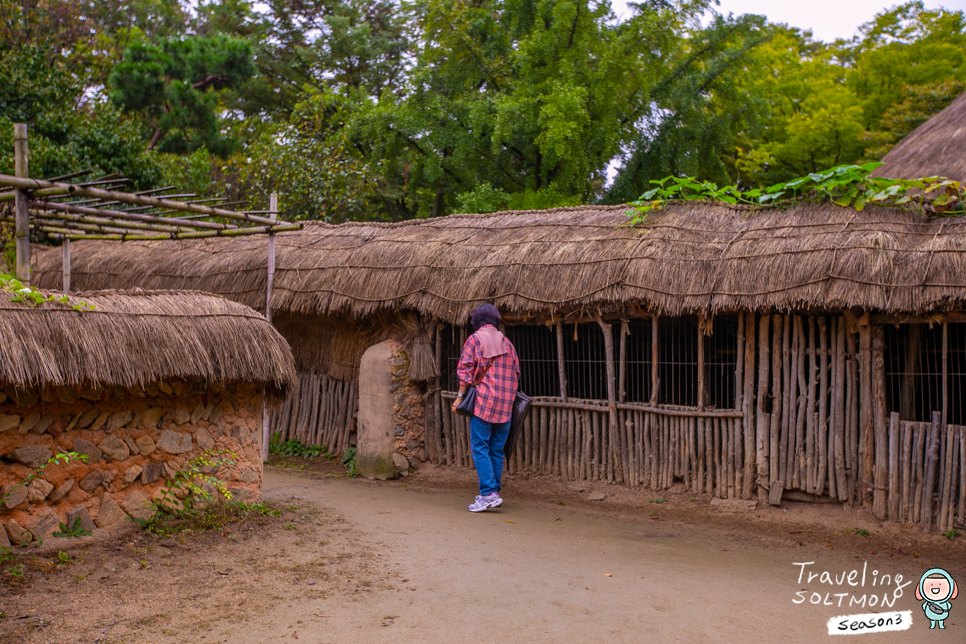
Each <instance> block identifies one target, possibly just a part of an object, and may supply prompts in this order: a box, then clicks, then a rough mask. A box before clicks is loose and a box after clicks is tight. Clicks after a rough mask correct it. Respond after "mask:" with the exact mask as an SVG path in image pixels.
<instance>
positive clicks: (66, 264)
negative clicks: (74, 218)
mask: <svg viewBox="0 0 966 644" xmlns="http://www.w3.org/2000/svg"><path fill="white" fill-rule="evenodd" d="M61 252H62V253H63V268H64V293H70V237H64V244H63V246H61Z"/></svg>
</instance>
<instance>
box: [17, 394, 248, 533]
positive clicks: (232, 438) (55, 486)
mask: <svg viewBox="0 0 966 644" xmlns="http://www.w3.org/2000/svg"><path fill="white" fill-rule="evenodd" d="M260 427H261V395H260V393H259V391H258V389H257V388H256V386H255V385H251V384H229V385H227V386H219V385H211V386H206V385H205V384H204V383H200V382H184V381H180V380H167V381H159V382H157V383H152V384H150V385H148V386H146V387H144V388H143V389H140V388H135V389H123V388H120V387H106V388H95V389H82V388H68V387H56V388H50V389H43V390H37V391H33V390H26V391H24V390H16V389H14V388H12V387H6V388H5V389H3V390H2V391H0V457H2V459H3V461H4V462H3V464H2V466H0V486H2V489H3V491H4V493H5V494H6V492H7V491H9V490H10V489H11V488H12V487H13V486H14V485H15V484H16V483H18V482H20V481H22V480H23V479H24V478H25V477H26V476H27V475H28V474H29V473H30V472H31V471H32V470H33V469H34V468H36V467H39V466H40V465H43V464H44V463H45V462H46V461H47V459H48V458H50V456H51V455H53V454H55V453H59V452H69V451H74V452H78V453H80V454H86V455H87V456H88V459H87V461H86V462H81V461H73V462H71V463H69V464H67V465H51V466H49V467H48V468H47V469H45V470H44V472H43V474H41V475H40V476H39V477H38V478H36V479H35V480H34V481H33V482H32V483H31V484H30V485H29V486H27V487H21V488H19V489H17V490H16V491H14V492H13V494H12V495H11V496H10V498H8V499H7V500H6V501H5V502H4V503H3V504H2V506H0V522H2V523H3V527H4V528H5V530H0V545H7V544H6V542H7V539H9V540H10V542H12V543H14V544H18V545H19V544H24V543H28V542H30V541H31V540H33V539H35V538H37V537H48V536H49V535H50V534H51V533H53V532H55V531H57V530H58V528H59V524H60V523H62V522H63V523H65V524H68V525H72V524H73V522H74V520H75V519H76V518H80V519H81V522H82V524H83V525H84V526H85V527H86V528H87V529H90V530H93V529H95V528H110V527H114V526H117V525H119V524H121V523H122V522H124V521H126V520H127V519H128V517H129V516H133V517H146V516H147V501H148V500H149V499H151V498H154V497H156V496H157V495H158V494H159V492H160V490H161V488H162V487H163V486H164V484H165V482H166V481H167V480H169V479H170V478H171V477H172V476H174V474H175V473H176V472H177V471H178V470H179V468H181V467H182V466H183V465H184V464H185V462H187V461H188V460H190V459H191V458H193V457H195V456H198V455H199V454H201V453H202V452H204V451H205V450H208V449H215V450H228V451H230V452H232V453H233V454H234V456H231V457H229V458H232V460H234V461H235V464H234V465H233V466H222V467H221V468H220V469H219V470H218V471H217V472H214V473H213V474H214V476H216V477H218V478H219V479H221V480H223V481H226V482H227V484H228V488H229V490H230V491H231V492H232V494H233V497H234V498H235V499H236V500H247V499H251V498H255V497H257V496H259V495H260V491H261V477H262V459H261V455H260V451H261V445H260V442H261V441H260V440H259V437H260Z"/></svg>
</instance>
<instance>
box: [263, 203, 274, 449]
mask: <svg viewBox="0 0 966 644" xmlns="http://www.w3.org/2000/svg"><path fill="white" fill-rule="evenodd" d="M270 203H271V206H270V208H271V214H270V215H269V219H271V220H272V221H273V222H274V221H275V220H276V219H277V216H278V215H277V213H278V193H275V192H273V193H272V196H271V197H270ZM269 231H271V229H269ZM274 280H275V233H273V232H269V233H268V276H267V280H266V285H265V319H266V320H268V322H269V323H271V322H272V282H273V281H274ZM270 441H271V428H270V427H269V423H268V408H267V407H266V406H265V393H264V392H262V462H263V463H267V462H268V456H269V454H268V451H269V446H270Z"/></svg>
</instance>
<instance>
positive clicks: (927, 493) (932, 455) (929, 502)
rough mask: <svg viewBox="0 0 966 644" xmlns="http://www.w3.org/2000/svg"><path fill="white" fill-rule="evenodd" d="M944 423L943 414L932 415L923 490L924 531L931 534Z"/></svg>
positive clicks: (936, 412)
mask: <svg viewBox="0 0 966 644" xmlns="http://www.w3.org/2000/svg"><path fill="white" fill-rule="evenodd" d="M941 422H942V412H938V411H934V412H933V413H932V425H931V426H930V427H929V443H928V445H929V447H928V451H927V452H926V481H925V484H924V485H923V488H922V530H923V532H929V530H930V528H932V518H933V506H934V504H933V498H932V497H933V492H934V491H935V487H936V464H937V463H938V461H939V427H940V423H941Z"/></svg>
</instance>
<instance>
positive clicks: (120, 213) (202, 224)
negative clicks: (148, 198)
mask: <svg viewBox="0 0 966 644" xmlns="http://www.w3.org/2000/svg"><path fill="white" fill-rule="evenodd" d="M30 208H31V209H32V210H33V211H34V212H35V213H36V212H39V213H43V214H44V216H46V217H50V218H52V219H61V220H63V221H79V222H83V223H91V224H106V225H111V226H123V227H125V228H132V229H140V230H159V231H163V232H169V233H170V232H189V231H192V230H198V229H199V228H204V229H208V230H236V229H237V226H235V225H234V224H221V223H218V222H214V221H198V220H196V219H181V218H179V217H159V216H158V215H142V214H140V213H135V212H128V211H127V210H109V209H107V208H89V207H87V206H78V205H76V204H72V203H58V202H56V201H36V200H34V201H31V202H30ZM49 211H53V212H49Z"/></svg>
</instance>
